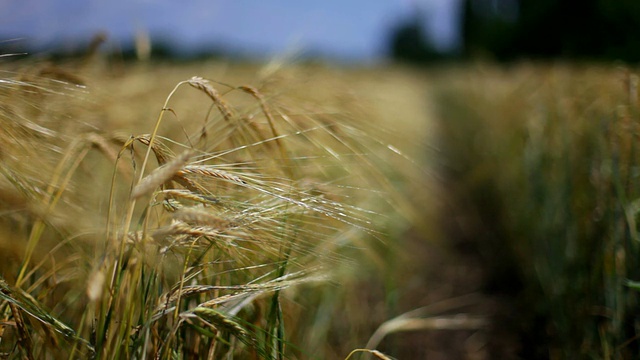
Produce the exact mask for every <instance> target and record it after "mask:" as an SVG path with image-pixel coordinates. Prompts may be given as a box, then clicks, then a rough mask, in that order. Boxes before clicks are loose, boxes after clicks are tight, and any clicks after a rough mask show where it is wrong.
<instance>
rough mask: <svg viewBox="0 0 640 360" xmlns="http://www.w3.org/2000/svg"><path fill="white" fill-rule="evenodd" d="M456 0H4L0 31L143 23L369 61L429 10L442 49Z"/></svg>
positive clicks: (176, 34)
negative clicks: (394, 31) (393, 33)
mask: <svg viewBox="0 0 640 360" xmlns="http://www.w3.org/2000/svg"><path fill="white" fill-rule="evenodd" d="M458 3H459V0H413V1H412V0H342V1H340V0H325V1H303V0H298V1H296V0H263V1H259V0H185V1H178V0H173V1H172V0H49V1H47V0H3V1H0V38H1V37H4V39H9V38H16V37H20V38H24V39H25V41H28V42H29V43H31V44H34V45H36V46H39V47H40V46H47V45H49V44H51V43H52V42H60V41H68V42H72V41H78V40H85V41H86V40H87V39H89V38H91V36H92V35H93V34H95V33H96V32H97V31H101V30H102V31H106V32H107V33H108V34H109V36H110V39H111V41H116V42H121V43H126V42H127V41H131V40H132V39H133V36H134V34H135V32H136V31H137V30H139V29H144V30H146V31H148V32H149V33H150V34H151V36H152V38H165V39H169V40H171V41H172V42H173V43H174V44H175V45H177V46H180V47H182V48H183V49H190V50H196V49H202V47H203V46H207V45H208V46H211V45H223V46H226V47H229V48H231V49H233V50H236V51H243V52H247V53H250V54H259V55H267V56H271V55H277V54H281V53H284V52H288V51H302V52H305V51H311V52H313V53H318V52H320V53H323V54H325V55H328V56H336V57H341V58H351V59H357V60H360V59H362V60H371V59H377V58H381V57H382V56H384V51H385V41H386V39H387V37H388V34H389V30H390V29H391V28H392V27H393V26H394V24H397V23H398V22H399V21H400V20H402V19H406V18H407V17H409V16H411V14H413V13H414V11H415V9H416V8H417V7H420V8H421V9H423V10H425V14H426V18H427V21H426V22H425V27H427V28H428V29H429V30H430V33H432V34H433V41H434V42H435V44H436V45H437V46H438V47H440V48H442V49H447V48H451V47H454V46H455V45H456V44H457V43H458V41H459V40H458V33H457V29H456V22H455V19H456V11H457V8H458V7H457V4H458Z"/></svg>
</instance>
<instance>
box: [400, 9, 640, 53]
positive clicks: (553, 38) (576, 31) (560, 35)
mask: <svg viewBox="0 0 640 360" xmlns="http://www.w3.org/2000/svg"><path fill="white" fill-rule="evenodd" d="M461 6H462V11H461V12H460V16H461V19H460V21H459V22H458V23H459V26H460V27H461V29H460V33H461V37H462V43H463V44H462V47H463V50H462V51H459V52H449V53H441V52H438V51H437V50H436V48H435V47H434V46H433V44H431V42H430V41H429V40H428V37H427V36H426V34H425V32H426V30H423V29H425V27H424V26H423V24H424V22H425V21H427V19H426V17H425V16H423V14H421V12H420V11H416V15H415V17H412V18H409V19H406V20H405V21H404V22H403V23H402V24H401V25H400V26H397V27H396V28H394V29H392V31H391V36H390V45H389V49H390V53H391V55H392V57H393V58H395V59H400V60H403V61H410V62H417V63H420V62H429V61H432V60H442V59H460V58H463V59H464V58H474V57H478V56H480V57H489V58H492V59H494V60H499V61H508V60H517V59H520V58H538V59H545V58H558V57H562V58H565V59H588V60H622V61H638V60H640V46H639V45H640V43H639V41H638V37H637V34H638V33H639V32H640V2H637V1H634V0H619V1H605V0H584V1H578V0H463V1H461ZM407 44H413V45H412V46H409V45H407Z"/></svg>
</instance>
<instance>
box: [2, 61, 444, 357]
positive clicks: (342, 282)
mask: <svg viewBox="0 0 640 360" xmlns="http://www.w3.org/2000/svg"><path fill="white" fill-rule="evenodd" d="M422 76H423V75H422V74H421V73H420V72H418V71H410V70H402V69H396V70H388V71H383V72H381V71H378V70H376V69H340V68H331V67H329V66H324V65H320V64H298V65H295V64H293V65H292V64H284V63H282V62H275V61H274V62H271V63H267V64H250V63H233V62H230V61H203V62H198V63H190V64H186V65H185V64H171V63H122V62H118V61H113V60H109V59H95V58H94V59H90V60H87V59H79V60H74V59H72V60H69V61H66V62H58V63H49V62H45V61H37V60H14V59H8V60H7V61H6V62H5V64H4V66H3V69H2V81H1V82H0V98H1V99H2V101H1V105H0V116H1V117H2V122H3V126H2V128H1V129H0V138H1V139H2V142H3V144H4V145H3V146H2V151H1V154H0V157H1V158H2V167H1V169H2V177H1V179H0V207H1V208H2V210H1V211H2V216H1V217H0V252H1V253H2V254H3V255H2V259H3V261H2V264H1V265H0V269H1V273H2V279H1V280H0V287H1V292H0V300H2V301H1V302H0V312H1V314H2V323H1V324H0V326H1V327H0V329H1V330H0V336H1V337H0V338H1V339H2V342H1V343H0V352H2V354H3V356H6V357H8V358H27V359H59V358H69V359H71V358H94V359H121V358H157V359H165V358H166V359H169V358H171V359H175V358H210V359H214V358H215V359H218V358H337V359H344V358H347V356H348V355H349V352H351V351H352V350H355V349H358V348H363V347H365V345H366V344H367V341H369V338H370V337H371V335H372V334H373V333H374V330H375V329H376V327H377V326H379V325H380V324H381V323H383V322H384V321H385V320H387V319H389V318H391V317H392V316H393V315H394V313H397V312H398V311H399V310H400V308H397V307H394V306H395V305H393V306H391V305H389V304H390V302H389V300H388V299H385V297H386V296H387V295H384V294H378V295H372V294H371V291H370V290H371V288H377V289H381V288H382V289H384V287H392V288H394V289H395V288H396V287H397V286H398V284H397V277H400V276H402V274H407V272H409V271H410V270H409V267H410V265H409V266H408V264H413V263H419V262H420V259H416V258H414V257H412V256H411V254H410V253H408V252H406V251H404V250H405V249H404V248H403V247H404V246H405V244H404V243H405V242H414V243H415V242H421V241H423V239H425V238H426V237H428V236H429V235H428V233H429V231H431V230H429V229H431V227H430V226H429V224H428V221H427V219H428V217H427V214H428V213H429V212H430V211H433V208H434V205H433V204H435V203H436V201H434V199H433V195H432V194H430V193H429V192H428V191H427V188H428V187H429V186H430V185H429V183H430V182H432V183H433V182H434V176H433V174H432V172H431V170H430V169H429V167H428V166H426V164H427V163H428V158H429V156H431V155H430V154H431V152H430V151H429V147H428V146H427V144H428V143H429V138H428V137H429V134H430V133H431V132H432V127H433V126H434V125H433V124H431V123H429V122H428V121H426V120H427V119H428V118H429V113H430V111H432V109H430V108H429V105H428V103H427V102H426V101H423V100H424V99H426V98H427V95H426V88H425V87H424V86H423V83H424V79H423V78H422ZM411 234H413V235H411ZM398 264H402V265H403V266H399V265H398ZM396 268H397V269H396ZM385 291H390V289H386V290H385ZM402 306H403V307H408V306H414V305H413V304H403V305H402ZM390 332H393V331H390ZM361 354H362V353H357V352H356V353H354V355H353V356H360V355H361ZM372 354H373V355H375V356H380V357H384V356H385V355H383V353H382V352H374V353H372Z"/></svg>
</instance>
